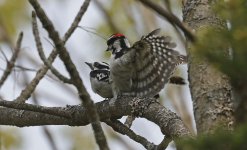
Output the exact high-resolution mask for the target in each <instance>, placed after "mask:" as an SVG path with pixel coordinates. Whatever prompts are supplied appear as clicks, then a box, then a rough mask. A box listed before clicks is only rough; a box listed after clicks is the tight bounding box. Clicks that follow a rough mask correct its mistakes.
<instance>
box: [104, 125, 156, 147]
mask: <svg viewBox="0 0 247 150" xmlns="http://www.w3.org/2000/svg"><path fill="white" fill-rule="evenodd" d="M105 123H106V124H107V125H109V126H111V127H112V129H113V130H115V131H116V132H119V133H121V134H123V135H127V136H128V137H129V138H131V139H132V140H134V141H136V142H137V143H140V144H141V145H143V146H144V147H145V148H146V149H154V148H155V147H156V145H154V144H153V143H151V142H149V141H148V140H147V139H145V138H144V137H142V136H140V135H137V134H135V132H134V131H132V130H131V129H130V128H128V127H127V126H125V125H124V124H123V123H121V122H120V121H118V120H107V121H105Z"/></svg>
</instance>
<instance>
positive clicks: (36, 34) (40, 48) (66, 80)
mask: <svg viewBox="0 0 247 150" xmlns="http://www.w3.org/2000/svg"><path fill="white" fill-rule="evenodd" d="M32 25H33V35H34V38H35V42H36V47H37V50H38V53H39V56H40V58H41V60H42V61H43V62H44V64H45V65H47V66H48V67H49V69H50V70H51V72H52V73H53V74H54V75H55V76H56V77H57V78H58V79H59V80H61V81H63V82H64V83H69V84H71V83H72V82H71V80H70V79H69V78H67V77H65V76H64V75H62V74H61V73H60V72H59V71H58V70H57V69H56V68H54V67H53V66H52V64H51V63H49V62H48V61H47V59H46V57H45V54H44V50H43V46H42V43H41V40H40V37H39V30H38V25H37V20H36V14H35V13H34V12H33V13H32Z"/></svg>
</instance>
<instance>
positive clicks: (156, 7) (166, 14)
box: [139, 0, 195, 42]
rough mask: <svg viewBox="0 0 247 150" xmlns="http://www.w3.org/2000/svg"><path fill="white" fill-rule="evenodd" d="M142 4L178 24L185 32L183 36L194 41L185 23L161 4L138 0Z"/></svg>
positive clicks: (148, 0)
mask: <svg viewBox="0 0 247 150" xmlns="http://www.w3.org/2000/svg"><path fill="white" fill-rule="evenodd" d="M139 1H140V2H141V3H142V4H144V5H145V6H147V7H149V8H151V9H152V10H154V11H155V12H157V13H158V14H160V15H161V16H163V17H164V18H165V19H167V20H168V21H169V22H171V23H174V24H175V25H176V26H178V27H179V28H180V29H181V30H182V31H183V32H184V34H185V36H186V37H187V38H188V39H189V40H190V41H192V42H194V41H195V36H194V35H193V34H192V33H191V32H190V31H189V30H188V29H187V27H185V25H184V24H183V23H182V22H181V21H180V20H179V19H178V18H177V17H176V16H174V15H173V14H170V13H169V12H167V11H166V10H164V9H163V8H162V7H161V6H159V5H157V4H155V3H154V2H153V1H150V0H139Z"/></svg>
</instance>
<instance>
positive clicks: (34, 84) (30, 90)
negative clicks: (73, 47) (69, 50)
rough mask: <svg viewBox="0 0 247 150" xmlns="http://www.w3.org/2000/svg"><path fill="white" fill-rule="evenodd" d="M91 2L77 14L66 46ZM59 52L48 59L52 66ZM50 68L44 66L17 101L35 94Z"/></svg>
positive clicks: (65, 36) (67, 35)
mask: <svg viewBox="0 0 247 150" xmlns="http://www.w3.org/2000/svg"><path fill="white" fill-rule="evenodd" d="M89 1H90V0H86V1H85V2H84V3H83V4H82V6H81V8H80V10H79V12H78V13H77V15H76V17H75V19H74V21H73V23H72V24H71V26H70V28H69V29H68V31H67V32H66V33H65V35H64V37H63V43H64V44H65V43H66V42H67V40H68V39H69V38H70V36H71V35H72V33H73V32H74V30H75V29H76V28H77V26H78V24H79V23H80V21H81V18H82V17H83V15H84V13H85V12H86V10H87V8H88V5H89ZM57 54H58V53H57V51H56V49H53V50H52V52H51V53H50V55H49V57H48V58H47V61H48V62H49V63H50V64H52V62H53V61H54V60H55V58H56V57H57ZM48 69H49V68H48V67H47V66H46V65H43V66H42V67H41V68H40V69H39V70H38V71H37V73H36V76H35V77H34V78H33V80H32V81H31V82H30V83H29V84H28V85H27V86H26V87H25V89H23V90H22V92H21V94H20V95H19V96H18V97H17V98H16V100H17V101H19V102H25V101H26V100H27V99H28V98H29V97H30V96H31V94H32V93H33V91H34V90H35V88H36V87H37V85H38V84H39V82H40V80H41V79H42V78H43V77H44V76H45V74H46V73H47V71H48Z"/></svg>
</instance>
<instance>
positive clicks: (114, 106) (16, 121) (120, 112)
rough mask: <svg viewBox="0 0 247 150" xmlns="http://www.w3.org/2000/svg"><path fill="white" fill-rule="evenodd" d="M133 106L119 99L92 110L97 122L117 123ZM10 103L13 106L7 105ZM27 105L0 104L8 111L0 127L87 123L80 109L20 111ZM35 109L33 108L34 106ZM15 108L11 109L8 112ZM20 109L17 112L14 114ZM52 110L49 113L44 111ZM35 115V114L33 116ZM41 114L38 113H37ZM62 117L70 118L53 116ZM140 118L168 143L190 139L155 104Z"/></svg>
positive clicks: (175, 120) (170, 114) (177, 119)
mask: <svg viewBox="0 0 247 150" xmlns="http://www.w3.org/2000/svg"><path fill="white" fill-rule="evenodd" d="M148 101H149V100H148V99H145V100H143V103H148ZM132 102H133V98H119V99H117V100H116V101H112V100H110V101H106V100H105V101H102V102H98V103H96V104H95V105H96V108H97V111H98V114H99V117H100V120H101V121H105V120H107V119H109V118H111V119H114V118H115V119H117V118H121V117H122V116H126V115H131V114H132V107H131V105H130V103H132ZM10 103H14V102H10ZM25 105H31V104H21V105H20V104H18V103H15V104H13V105H7V104H6V103H3V101H1V100H0V106H4V107H9V108H8V109H7V108H1V109H0V114H1V117H0V124H1V125H14V126H21V127H22V126H40V125H70V126H83V125H87V124H89V120H88V117H87V114H86V110H85V108H84V107H82V106H67V107H44V106H39V107H41V108H43V109H41V108H40V109H37V110H35V109H32V111H29V110H30V109H29V110H23V109H25V108H29V107H31V106H27V107H26V106H25ZM36 107H37V106H36ZM10 108H15V109H10ZM18 109H21V110H18ZM45 109H46V110H49V109H50V110H53V111H56V113H54V114H53V115H52V113H53V112H51V111H50V112H49V114H48V113H47V112H46V111H45ZM40 110H42V111H40ZM34 111H36V112H34ZM40 112H42V113H40ZM59 113H63V114H66V115H65V116H71V118H64V117H60V116H61V115H60V116H58V115H57V114H59ZM141 117H142V118H146V119H148V120H150V121H152V122H154V123H155V124H157V125H158V126H159V127H160V129H161V132H162V133H163V134H164V135H166V136H170V137H171V138H172V139H174V138H177V137H186V136H191V133H190V132H189V130H188V129H187V128H186V126H185V125H184V124H183V122H182V120H181V118H180V117H178V116H177V115H176V114H175V113H173V112H171V111H170V110H168V109H166V108H165V107H164V106H162V105H160V104H159V103H151V104H150V105H149V106H148V108H146V109H144V111H143V113H142V116H141Z"/></svg>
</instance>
